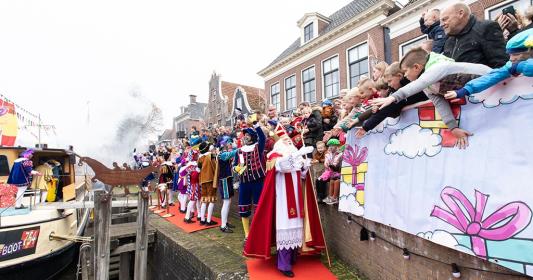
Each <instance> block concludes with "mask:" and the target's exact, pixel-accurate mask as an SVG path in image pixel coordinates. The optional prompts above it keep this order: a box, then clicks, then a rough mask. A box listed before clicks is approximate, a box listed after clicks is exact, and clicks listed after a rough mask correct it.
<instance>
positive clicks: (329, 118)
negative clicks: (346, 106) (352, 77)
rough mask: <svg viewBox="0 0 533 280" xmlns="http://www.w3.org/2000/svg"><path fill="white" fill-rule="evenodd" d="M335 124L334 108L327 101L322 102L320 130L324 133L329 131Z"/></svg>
mask: <svg viewBox="0 0 533 280" xmlns="http://www.w3.org/2000/svg"><path fill="white" fill-rule="evenodd" d="M335 124H337V116H336V115H335V108H333V103H332V102H331V101H330V100H329V99H324V101H322V128H323V130H324V131H330V130H331V129H332V128H333V127H334V126H335Z"/></svg>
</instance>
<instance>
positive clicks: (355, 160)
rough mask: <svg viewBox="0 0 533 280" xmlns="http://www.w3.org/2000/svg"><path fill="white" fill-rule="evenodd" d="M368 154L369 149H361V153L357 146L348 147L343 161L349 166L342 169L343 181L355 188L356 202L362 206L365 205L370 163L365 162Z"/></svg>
mask: <svg viewBox="0 0 533 280" xmlns="http://www.w3.org/2000/svg"><path fill="white" fill-rule="evenodd" d="M367 154H368V149H367V148H366V147H363V148H361V151H359V147H358V146H357V145H354V146H353V147H352V146H350V145H346V146H345V150H344V154H343V160H344V164H349V165H348V166H343V167H342V168H341V176H342V181H343V182H344V183H346V184H348V185H352V187H353V188H355V190H356V192H355V200H356V201H357V202H358V203H359V204H360V205H364V204H365V196H364V194H365V175H366V172H367V171H368V163H367V162H365V160H366V156H367ZM344 164H343V165H344Z"/></svg>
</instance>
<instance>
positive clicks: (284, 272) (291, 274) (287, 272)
mask: <svg viewBox="0 0 533 280" xmlns="http://www.w3.org/2000/svg"><path fill="white" fill-rule="evenodd" d="M280 272H281V273H282V274H283V275H285V277H289V278H293V277H294V272H292V271H290V270H287V271H283V270H280Z"/></svg>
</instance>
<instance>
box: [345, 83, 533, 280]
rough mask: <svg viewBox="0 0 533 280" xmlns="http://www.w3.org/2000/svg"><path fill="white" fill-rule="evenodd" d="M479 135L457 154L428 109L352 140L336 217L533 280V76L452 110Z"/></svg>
mask: <svg viewBox="0 0 533 280" xmlns="http://www.w3.org/2000/svg"><path fill="white" fill-rule="evenodd" d="M452 110H453V112H454V115H455V117H456V119H458V120H459V121H460V122H459V126H460V128H462V129H464V130H466V131H468V132H471V133H473V136H471V137H468V139H467V140H468V147H467V148H466V149H459V148H457V147H455V144H456V141H457V139H456V138H455V136H453V135H452V134H451V133H448V132H447V131H448V130H447V128H446V126H445V125H444V123H443V122H442V120H441V118H440V115H439V114H438V112H437V111H435V108H434V106H433V105H432V104H430V103H425V104H422V105H418V106H415V108H410V109H406V110H404V111H403V112H402V113H401V115H400V116H399V118H396V119H392V118H388V119H386V120H384V121H383V122H382V123H381V124H380V125H378V126H377V127H376V128H375V129H374V130H372V131H369V132H368V133H367V134H366V135H365V136H364V137H363V138H362V139H358V138H356V136H355V132H356V130H357V129H353V130H351V131H349V132H348V133H347V141H346V150H345V152H344V158H343V159H344V160H343V165H342V182H341V190H340V196H339V211H343V212H349V213H352V214H354V215H360V216H364V217H365V218H366V219H369V220H372V221H375V222H378V223H381V224H385V225H390V226H392V227H394V228H397V229H400V230H402V231H405V232H408V233H411V234H413V235H417V236H420V237H421V238H425V239H427V240H430V241H433V242H436V243H439V244H441V245H444V246H448V247H450V248H454V249H456V250H460V251H463V252H466V253H468V254H471V255H475V256H477V257H479V258H482V259H484V260H488V261H491V262H495V263H498V264H500V265H503V266H505V267H508V268H510V269H513V270H516V271H518V272H520V273H524V274H528V275H531V276H533V254H532V252H533V225H532V219H533V211H532V207H533V195H532V194H531V170H533V147H532V145H533V144H532V143H531V139H532V138H533V122H532V121H531V120H533V78H530V77H523V76H520V77H513V78H509V79H507V80H505V81H504V82H502V83H500V84H498V85H496V86H493V87H491V88H489V89H487V90H485V91H483V92H481V93H479V94H476V95H474V96H470V97H469V98H468V99H467V100H458V101H456V103H453V104H452Z"/></svg>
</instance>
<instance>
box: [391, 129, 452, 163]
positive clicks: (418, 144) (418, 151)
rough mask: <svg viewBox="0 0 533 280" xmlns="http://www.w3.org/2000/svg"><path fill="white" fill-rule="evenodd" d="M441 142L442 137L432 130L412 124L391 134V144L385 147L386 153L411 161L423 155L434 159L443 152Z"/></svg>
mask: <svg viewBox="0 0 533 280" xmlns="http://www.w3.org/2000/svg"><path fill="white" fill-rule="evenodd" d="M441 141H442V137H441V136H440V135H438V134H434V133H433V131H432V130H431V129H427V128H421V127H420V126H419V125H418V124H412V125H410V126H408V127H406V128H404V129H398V130H397V131H396V132H395V133H394V134H391V136H390V143H389V144H387V146H385V153H386V154H388V155H390V154H393V155H394V154H397V155H399V156H405V157H408V158H411V159H412V158H415V157H417V156H419V157H421V156H423V155H426V156H430V157H432V156H435V155H436V154H438V153H439V152H440V151H441V149H442V146H441Z"/></svg>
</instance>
